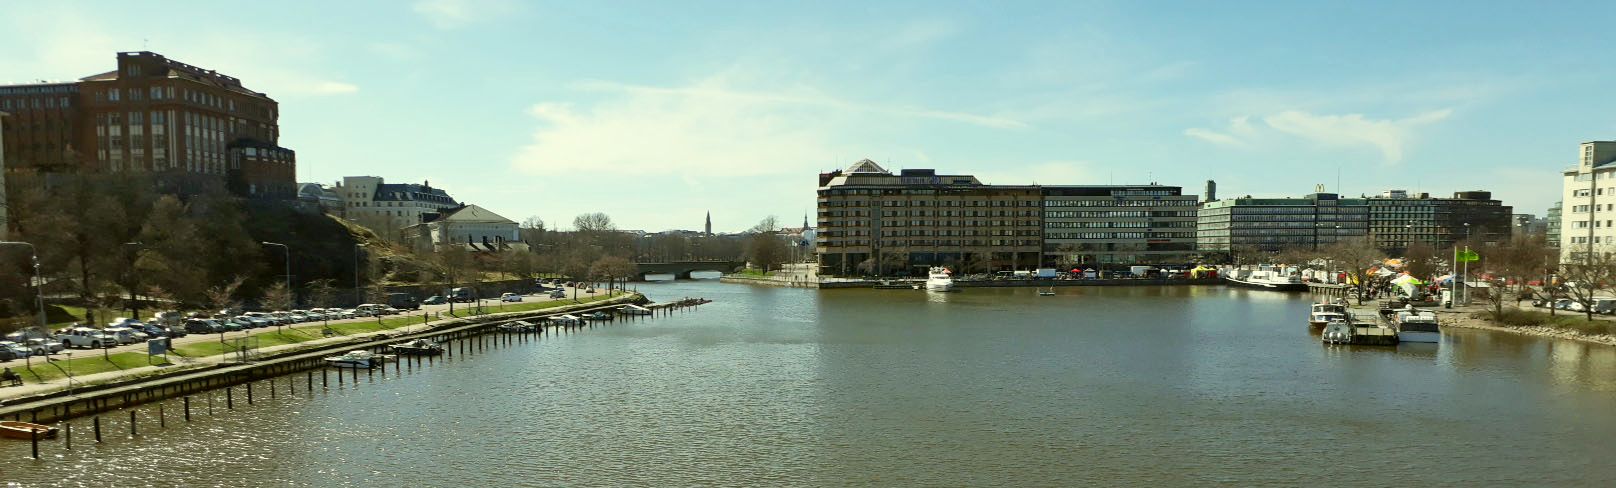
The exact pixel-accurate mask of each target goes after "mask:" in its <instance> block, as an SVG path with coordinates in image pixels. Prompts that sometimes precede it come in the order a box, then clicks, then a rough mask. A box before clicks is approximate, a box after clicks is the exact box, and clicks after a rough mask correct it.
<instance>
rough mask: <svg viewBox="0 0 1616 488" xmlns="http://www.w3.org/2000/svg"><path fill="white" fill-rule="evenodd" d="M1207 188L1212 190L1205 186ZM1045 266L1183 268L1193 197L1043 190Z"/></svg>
mask: <svg viewBox="0 0 1616 488" xmlns="http://www.w3.org/2000/svg"><path fill="white" fill-rule="evenodd" d="M1209 188H1210V185H1209ZM1042 192H1043V197H1044V235H1043V237H1044V239H1043V240H1044V244H1043V250H1044V256H1043V261H1042V264H1044V265H1046V266H1060V267H1063V268H1064V267H1067V266H1078V265H1108V264H1146V263H1186V262H1189V261H1190V259H1191V257H1192V255H1193V254H1194V253H1195V227H1196V207H1197V206H1198V205H1200V202H1199V201H1198V198H1197V197H1196V196H1195V195H1185V194H1183V189H1182V188H1180V187H1176V186H1162V185H1156V184H1150V185H1138V186H1045V187H1042Z"/></svg>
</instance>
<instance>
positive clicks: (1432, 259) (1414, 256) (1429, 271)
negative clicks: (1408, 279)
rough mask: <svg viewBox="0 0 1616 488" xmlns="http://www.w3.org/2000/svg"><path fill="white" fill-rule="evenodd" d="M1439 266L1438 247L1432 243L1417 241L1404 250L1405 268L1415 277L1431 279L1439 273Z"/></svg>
mask: <svg viewBox="0 0 1616 488" xmlns="http://www.w3.org/2000/svg"><path fill="white" fill-rule="evenodd" d="M1437 266H1438V260H1437V256H1436V248H1435V247H1432V246H1431V244H1430V243H1427V242H1423V241H1422V242H1415V243H1412V244H1409V245H1408V249H1406V250H1404V251H1403V269H1404V270H1405V271H1408V274H1410V275H1413V276H1414V277H1415V278H1419V279H1422V280H1425V279H1430V278H1431V277H1432V276H1434V275H1435V274H1436V273H1437V270H1438V268H1437Z"/></svg>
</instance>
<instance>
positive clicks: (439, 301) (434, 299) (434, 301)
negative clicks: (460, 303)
mask: <svg viewBox="0 0 1616 488" xmlns="http://www.w3.org/2000/svg"><path fill="white" fill-rule="evenodd" d="M445 303H449V300H447V299H445V298H443V297H442V296H439V295H432V296H430V297H427V298H426V299H425V300H421V304H422V305H443V304H445Z"/></svg>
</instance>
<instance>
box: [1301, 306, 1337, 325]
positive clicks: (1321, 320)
mask: <svg viewBox="0 0 1616 488" xmlns="http://www.w3.org/2000/svg"><path fill="white" fill-rule="evenodd" d="M1346 319H1347V307H1346V306H1344V305H1341V304H1339V303H1315V304H1313V310H1312V311H1309V312H1308V314H1307V325H1310V326H1313V327H1324V326H1326V325H1329V324H1330V321H1332V320H1346Z"/></svg>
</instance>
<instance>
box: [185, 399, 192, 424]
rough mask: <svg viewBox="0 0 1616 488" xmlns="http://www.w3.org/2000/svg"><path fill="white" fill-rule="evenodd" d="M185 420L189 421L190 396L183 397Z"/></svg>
mask: <svg viewBox="0 0 1616 488" xmlns="http://www.w3.org/2000/svg"><path fill="white" fill-rule="evenodd" d="M185 421H186V422H190V421H191V397H190V396H186V397H185Z"/></svg>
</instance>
